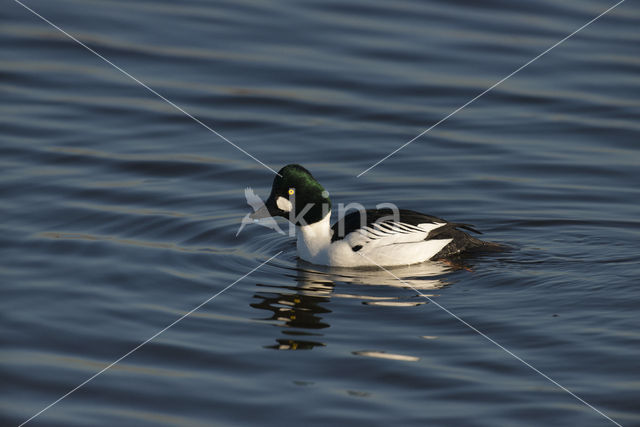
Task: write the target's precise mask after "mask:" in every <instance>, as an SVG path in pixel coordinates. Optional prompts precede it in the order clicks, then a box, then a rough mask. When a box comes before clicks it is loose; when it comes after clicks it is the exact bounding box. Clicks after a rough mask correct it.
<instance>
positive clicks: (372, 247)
mask: <svg viewBox="0 0 640 427" xmlns="http://www.w3.org/2000/svg"><path fill="white" fill-rule="evenodd" d="M385 205H386V206H389V207H384V208H380V209H364V208H362V209H356V210H353V211H352V212H350V213H347V214H345V215H344V216H342V217H341V218H340V219H338V220H337V221H336V222H335V223H334V224H333V225H331V223H330V221H331V200H330V198H329V193H328V192H327V191H326V190H325V189H324V187H323V186H322V185H321V184H320V183H319V182H318V180H316V179H315V178H314V177H313V175H312V174H311V172H309V171H308V170H307V169H305V168H304V167H303V166H301V165H298V164H289V165H286V166H284V167H283V168H282V169H280V171H279V172H278V173H277V175H276V176H275V178H274V179H273V184H272V187H271V193H270V195H269V198H268V199H267V201H266V202H265V203H264V205H263V206H261V207H260V208H259V209H258V210H256V211H255V212H254V213H253V214H251V215H250V217H251V218H252V219H253V220H254V221H259V220H260V219H262V218H269V217H271V218H276V217H283V218H285V219H287V220H288V221H289V222H291V223H292V224H293V225H295V230H296V233H295V235H296V239H297V241H296V246H297V252H298V257H299V258H300V259H301V260H303V261H306V262H308V263H311V264H316V265H323V266H330V267H395V266H406V265H412V264H418V263H423V262H426V261H436V260H444V261H446V260H447V259H451V258H452V257H456V256H459V255H461V254H463V253H465V252H475V251H481V250H493V249H497V248H499V247H500V245H498V244H496V243H492V242H486V241H483V240H480V239H478V238H476V237H474V236H472V235H470V234H469V233H468V232H471V233H475V234H481V233H480V232H479V231H478V230H476V229H475V228H474V227H473V226H471V225H469V224H464V223H458V222H449V221H446V220H444V219H441V218H438V217H435V216H431V215H427V214H423V213H420V212H416V211H412V210H408V209H398V208H396V207H395V205H392V204H385ZM347 206H350V205H347ZM378 206H380V205H378Z"/></svg>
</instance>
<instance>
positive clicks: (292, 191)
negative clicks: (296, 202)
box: [289, 188, 296, 196]
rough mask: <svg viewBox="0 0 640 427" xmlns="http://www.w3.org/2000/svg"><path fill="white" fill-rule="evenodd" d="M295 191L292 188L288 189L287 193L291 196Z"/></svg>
mask: <svg viewBox="0 0 640 427" xmlns="http://www.w3.org/2000/svg"><path fill="white" fill-rule="evenodd" d="M295 192H296V190H294V189H293V188H290V189H289V195H290V196H293V195H294V193H295Z"/></svg>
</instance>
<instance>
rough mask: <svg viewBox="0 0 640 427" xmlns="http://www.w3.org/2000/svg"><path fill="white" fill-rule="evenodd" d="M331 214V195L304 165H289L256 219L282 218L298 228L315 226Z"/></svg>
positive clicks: (280, 173)
mask: <svg viewBox="0 0 640 427" xmlns="http://www.w3.org/2000/svg"><path fill="white" fill-rule="evenodd" d="M330 211H331V201H330V200H329V193H328V192H327V191H326V190H325V189H324V188H323V187H322V185H320V183H319V182H318V181H316V179H315V178H314V177H313V175H311V172H309V171H308V170H306V169H305V168H303V167H302V166H300V165H287V166H285V167H283V168H282V169H280V171H279V172H278V175H276V177H275V178H274V179H273V186H272V187H271V194H270V195H269V199H267V202H266V203H265V207H264V208H261V209H259V210H257V211H256V212H254V213H253V214H252V215H251V217H252V218H256V219H257V218H264V217H266V216H274V217H275V216H282V217H284V218H286V219H288V220H289V221H291V222H293V223H294V224H295V225H307V224H314V223H316V222H318V221H320V220H321V219H322V218H324V217H325V216H326V215H327V214H328V213H329V212H330Z"/></svg>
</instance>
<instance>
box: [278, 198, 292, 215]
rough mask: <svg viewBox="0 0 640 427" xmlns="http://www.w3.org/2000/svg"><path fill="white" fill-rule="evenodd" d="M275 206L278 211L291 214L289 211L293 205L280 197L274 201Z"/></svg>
mask: <svg viewBox="0 0 640 427" xmlns="http://www.w3.org/2000/svg"><path fill="white" fill-rule="evenodd" d="M276 206H278V209H280V210H283V211H285V212H291V209H292V208H293V205H292V204H291V202H290V201H288V200H287V199H285V198H284V197H282V196H281V197H278V198H277V199H276Z"/></svg>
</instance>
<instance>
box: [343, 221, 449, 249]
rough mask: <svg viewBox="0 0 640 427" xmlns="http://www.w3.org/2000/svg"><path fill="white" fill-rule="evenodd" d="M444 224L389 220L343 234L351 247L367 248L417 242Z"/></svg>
mask: <svg viewBox="0 0 640 427" xmlns="http://www.w3.org/2000/svg"><path fill="white" fill-rule="evenodd" d="M445 224H446V223H444V222H442V223H438V222H426V223H423V224H418V225H411V224H407V223H403V222H391V221H384V222H375V223H373V224H371V225H368V226H366V227H362V228H359V229H357V230H355V231H353V232H351V233H349V234H348V235H347V236H345V240H346V241H347V242H348V243H349V245H350V246H351V247H354V246H357V245H360V246H364V247H367V248H373V247H380V246H386V245H391V244H395V243H410V242H419V241H422V240H425V239H426V238H427V235H429V232H430V231H431V230H435V229H436V228H439V227H442V226H443V225H445Z"/></svg>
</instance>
